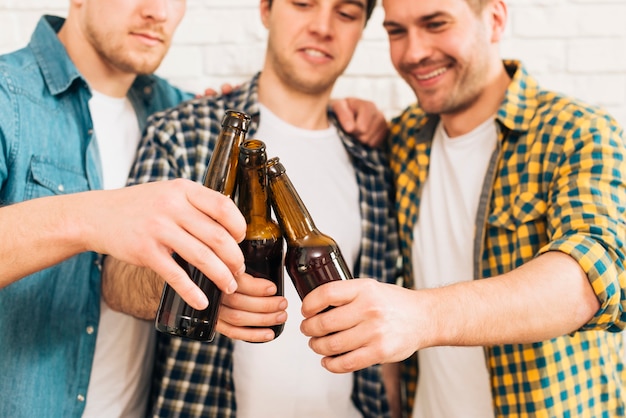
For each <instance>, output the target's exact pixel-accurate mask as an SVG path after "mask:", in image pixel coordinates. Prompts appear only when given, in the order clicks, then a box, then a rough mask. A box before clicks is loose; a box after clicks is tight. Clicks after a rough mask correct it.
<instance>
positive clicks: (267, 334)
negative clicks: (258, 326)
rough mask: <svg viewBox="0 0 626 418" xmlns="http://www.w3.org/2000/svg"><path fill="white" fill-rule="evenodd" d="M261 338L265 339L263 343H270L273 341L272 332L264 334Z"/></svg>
mask: <svg viewBox="0 0 626 418" xmlns="http://www.w3.org/2000/svg"><path fill="white" fill-rule="evenodd" d="M263 338H264V339H265V341H272V340H273V339H274V331H270V332H268V333H266V334H265V335H264V336H263Z"/></svg>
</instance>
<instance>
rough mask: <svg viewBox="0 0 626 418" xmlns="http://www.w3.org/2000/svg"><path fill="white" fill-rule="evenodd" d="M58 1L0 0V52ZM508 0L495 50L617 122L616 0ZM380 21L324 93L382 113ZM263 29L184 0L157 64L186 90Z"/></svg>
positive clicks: (393, 84) (620, 39) (622, 69)
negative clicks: (369, 104)
mask: <svg viewBox="0 0 626 418" xmlns="http://www.w3.org/2000/svg"><path fill="white" fill-rule="evenodd" d="M68 2H69V0H0V53H2V52H8V51H11V50H14V49H16V48H19V47H21V46H22V45H24V44H26V43H27V42H28V39H29V36H30V33H31V31H32V30H33V27H34V25H35V23H36V22H37V19H38V18H39V16H40V15H41V14H43V13H53V14H59V15H64V14H65V11H66V8H67V4H68ZM379 3H380V1H379ZM508 4H509V22H508V29H507V35H506V39H505V41H504V43H503V45H502V53H503V56H505V57H511V58H519V59H521V60H522V61H524V63H525V65H526V66H527V67H528V68H529V70H530V71H531V73H532V74H534V75H535V76H536V77H537V78H538V79H539V81H540V82H541V83H542V84H543V85H544V86H545V87H548V88H552V89H555V90H557V91H561V92H563V93H565V94H568V95H571V96H575V97H578V98H581V99H583V100H585V101H587V102H589V103H592V104H595V105H600V106H603V107H605V108H607V109H608V110H609V111H610V112H611V113H612V114H613V115H614V116H615V117H616V118H617V120H618V121H619V122H620V123H621V124H622V125H623V126H626V0H509V2H508ZM382 20H383V10H382V8H381V7H380V6H379V7H377V8H376V9H375V11H374V15H373V16H372V19H371V20H370V22H369V24H368V26H367V28H366V31H365V34H364V39H363V41H362V42H361V44H360V45H359V47H358V49H357V51H356V54H355V56H354V59H353V61H352V63H351V64H350V66H349V68H348V70H347V72H346V74H345V75H344V76H343V77H342V78H341V79H340V80H339V82H338V84H337V86H336V90H335V92H334V95H335V96H336V97H340V96H346V95H352V96H359V97H363V98H367V99H370V100H374V101H375V102H376V103H377V104H378V105H379V106H380V107H381V108H382V109H383V110H384V111H385V114H386V115H387V116H392V115H394V114H396V113H397V112H399V111H400V110H401V109H402V108H403V107H404V106H406V105H407V104H409V103H411V102H412V101H413V100H414V96H413V93H412V92H411V91H410V90H409V88H408V87H407V86H406V85H405V83H404V82H403V81H402V80H401V79H399V77H398V76H397V75H396V73H395V70H394V69H393V67H392V65H391V63H390V61H389V57H388V51H387V39H386V34H385V32H384V31H383V29H382V26H381V22H382ZM265 36H266V35H265V29H264V28H263V26H262V25H261V23H260V19H259V17H258V0H187V15H186V17H185V19H184V20H183V22H182V24H181V26H180V28H179V30H178V32H177V34H176V39H175V42H174V46H173V47H172V50H171V51H170V54H169V55H168V57H167V58H166V59H165V61H164V62H163V64H162V66H161V67H160V68H159V71H158V73H159V74H160V75H162V76H164V77H167V78H168V79H170V80H171V81H173V82H174V83H176V84H177V85H179V86H181V87H184V88H187V89H191V90H193V91H196V92H200V91H202V90H203V89H204V88H205V87H208V86H211V87H218V86H219V85H220V84H221V83H223V82H234V83H236V82H239V81H241V80H244V79H246V78H247V77H249V76H250V75H251V74H252V73H253V72H254V71H256V70H257V69H258V68H260V65H261V63H262V60H263V50H264V43H265Z"/></svg>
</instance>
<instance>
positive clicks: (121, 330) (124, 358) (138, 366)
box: [83, 91, 155, 418]
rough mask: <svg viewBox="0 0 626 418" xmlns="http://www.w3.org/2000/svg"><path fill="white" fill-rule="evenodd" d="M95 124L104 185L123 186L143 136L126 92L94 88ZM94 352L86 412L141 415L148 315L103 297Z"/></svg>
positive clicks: (108, 417)
mask: <svg viewBox="0 0 626 418" xmlns="http://www.w3.org/2000/svg"><path fill="white" fill-rule="evenodd" d="M92 94H93V97H92V98H91V100H90V101H89V110H90V111H91V117H92V120H93V124H94V131H95V133H96V138H97V143H98V149H99V151H100V160H101V162H102V174H103V181H104V188H105V189H115V188H120V187H124V186H125V185H126V179H127V178H128V173H129V171H130V168H131V165H132V163H133V161H134V158H135V154H136V151H137V145H138V143H139V139H140V136H141V132H140V131H139V124H138V122H137V116H136V114H135V111H134V110H133V107H132V105H131V103H130V101H129V100H128V99H126V98H121V99H119V98H113V97H108V96H105V95H103V94H100V93H98V92H95V91H93V92H92ZM100 309H101V312H100V323H99V325H98V328H99V329H98V337H97V340H96V352H95V355H94V361H93V368H92V370H91V377H90V380H89V389H88V391H87V400H86V402H87V403H86V405H85V412H84V414H83V417H88V418H95V417H102V418H113V417H124V418H127V417H128V418H133V417H143V416H144V414H145V409H146V405H147V399H148V393H149V389H150V375H151V372H152V363H153V358H154V343H155V342H154V341H155V337H154V329H153V324H152V323H151V322H149V321H142V320H139V319H135V318H133V317H132V316H129V315H125V314H121V313H119V312H115V311H113V310H111V309H110V308H109V307H108V306H107V304H106V303H105V302H104V301H101V303H100Z"/></svg>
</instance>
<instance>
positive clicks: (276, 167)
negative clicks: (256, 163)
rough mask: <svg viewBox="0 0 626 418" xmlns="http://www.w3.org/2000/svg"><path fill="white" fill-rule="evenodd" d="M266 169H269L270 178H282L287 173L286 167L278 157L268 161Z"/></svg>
mask: <svg viewBox="0 0 626 418" xmlns="http://www.w3.org/2000/svg"><path fill="white" fill-rule="evenodd" d="M266 167H267V175H268V176H269V177H276V176H280V175H281V174H283V173H284V172H285V171H286V170H285V167H284V166H283V164H282V163H281V162H280V159H279V158H278V157H272V158H270V159H269V160H267V163H266Z"/></svg>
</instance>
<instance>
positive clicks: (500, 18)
mask: <svg viewBox="0 0 626 418" xmlns="http://www.w3.org/2000/svg"><path fill="white" fill-rule="evenodd" d="M487 8H488V13H489V18H490V22H491V42H493V43H499V42H500V41H501V40H502V37H503V36H504V30H505V28H506V21H507V17H508V9H507V7H506V3H505V2H504V0H493V1H492V2H491V3H490V4H489V5H488V6H487Z"/></svg>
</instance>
